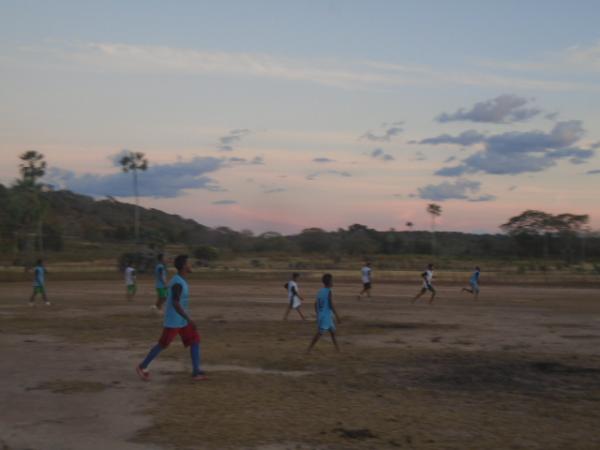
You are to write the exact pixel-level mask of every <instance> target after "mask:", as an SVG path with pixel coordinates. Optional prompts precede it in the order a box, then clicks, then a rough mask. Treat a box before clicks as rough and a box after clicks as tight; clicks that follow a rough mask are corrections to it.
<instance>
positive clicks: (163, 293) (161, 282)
mask: <svg viewBox="0 0 600 450" xmlns="http://www.w3.org/2000/svg"><path fill="white" fill-rule="evenodd" d="M154 287H155V288H156V303H155V304H154V305H152V307H153V308H155V309H156V310H158V311H160V309H161V308H162V306H163V304H164V303H165V301H166V300H167V268H166V267H165V263H164V260H163V254H162V253H160V254H159V255H158V256H157V257H156V267H155V268H154Z"/></svg>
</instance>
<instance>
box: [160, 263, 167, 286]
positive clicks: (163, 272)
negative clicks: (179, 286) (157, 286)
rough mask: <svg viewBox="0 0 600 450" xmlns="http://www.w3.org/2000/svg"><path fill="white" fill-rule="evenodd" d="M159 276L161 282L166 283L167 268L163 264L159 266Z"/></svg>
mask: <svg viewBox="0 0 600 450" xmlns="http://www.w3.org/2000/svg"><path fill="white" fill-rule="evenodd" d="M160 278H161V280H162V282H163V284H167V270H166V269H165V267H164V266H163V267H161V268H160Z"/></svg>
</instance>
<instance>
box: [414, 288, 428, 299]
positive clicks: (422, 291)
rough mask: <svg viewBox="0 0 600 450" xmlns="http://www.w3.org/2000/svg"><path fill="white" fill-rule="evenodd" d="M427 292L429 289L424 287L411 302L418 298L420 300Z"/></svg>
mask: <svg viewBox="0 0 600 450" xmlns="http://www.w3.org/2000/svg"><path fill="white" fill-rule="evenodd" d="M425 292H427V289H425V288H422V289H421V291H420V292H419V293H418V294H417V295H415V297H414V298H413V299H412V301H411V303H414V302H416V301H417V300H419V299H420V298H421V297H422V296H423V294H424V293H425Z"/></svg>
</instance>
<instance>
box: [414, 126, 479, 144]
mask: <svg viewBox="0 0 600 450" xmlns="http://www.w3.org/2000/svg"><path fill="white" fill-rule="evenodd" d="M484 139H485V134H481V133H480V132H479V131H475V130H467V131H463V132H462V133H460V134H459V135H458V136H451V135H449V134H441V135H439V136H436V137H432V138H427V139H423V140H422V141H420V142H419V144H430V145H439V144H457V145H464V146H466V147H468V146H471V145H475V144H479V143H480V142H483V141H484Z"/></svg>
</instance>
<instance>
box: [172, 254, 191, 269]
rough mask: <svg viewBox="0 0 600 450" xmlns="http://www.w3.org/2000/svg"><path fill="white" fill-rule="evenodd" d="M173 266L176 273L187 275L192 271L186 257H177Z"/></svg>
mask: <svg viewBox="0 0 600 450" xmlns="http://www.w3.org/2000/svg"><path fill="white" fill-rule="evenodd" d="M173 264H174V265H175V268H176V269H177V272H180V273H187V272H191V271H192V269H191V268H190V265H189V263H188V255H179V256H177V257H176V258H175V261H174V263H173Z"/></svg>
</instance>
